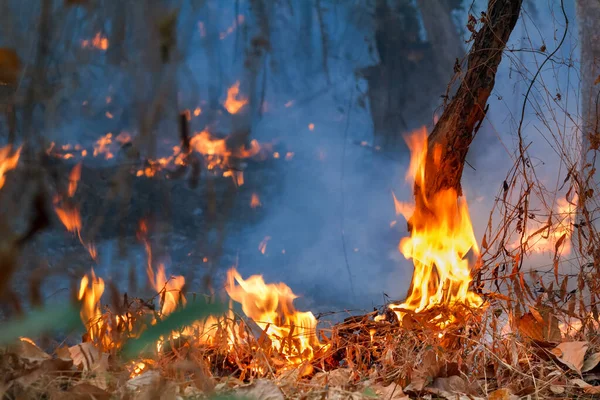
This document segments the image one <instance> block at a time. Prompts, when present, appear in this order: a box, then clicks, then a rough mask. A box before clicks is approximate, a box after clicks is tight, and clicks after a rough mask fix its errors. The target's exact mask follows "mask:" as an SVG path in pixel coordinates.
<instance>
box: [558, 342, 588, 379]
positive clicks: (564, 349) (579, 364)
mask: <svg viewBox="0 0 600 400" xmlns="http://www.w3.org/2000/svg"><path fill="white" fill-rule="evenodd" d="M588 347H589V344H588V342H564V343H561V344H559V345H558V346H556V347H555V348H554V349H552V350H551V352H552V354H554V355H555V356H556V358H557V359H558V361H560V362H561V363H563V364H565V365H566V366H567V367H569V368H571V369H572V370H574V371H576V372H578V373H580V374H581V368H583V360H584V358H585V353H586V351H587V349H588Z"/></svg>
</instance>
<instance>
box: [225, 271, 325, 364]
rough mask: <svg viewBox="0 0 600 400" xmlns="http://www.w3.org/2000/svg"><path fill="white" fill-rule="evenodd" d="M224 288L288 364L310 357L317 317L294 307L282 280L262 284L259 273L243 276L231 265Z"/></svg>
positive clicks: (316, 345) (315, 345)
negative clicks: (244, 277)
mask: <svg viewBox="0 0 600 400" xmlns="http://www.w3.org/2000/svg"><path fill="white" fill-rule="evenodd" d="M225 290H226V291H227V293H228V294H229V296H230V297H231V299H233V300H234V301H236V302H238V303H240V304H241V305H242V310H243V311H244V314H246V316H247V317H249V318H251V319H252V320H254V322H256V324H257V325H258V326H259V327H260V328H261V329H262V330H263V331H264V332H265V333H266V334H267V336H268V337H269V339H271V343H272V346H273V349H274V350H276V351H278V352H279V353H280V354H282V355H283V356H285V357H286V359H287V360H288V361H289V362H291V363H292V364H295V365H297V364H300V363H302V361H305V360H310V359H312V358H313V356H314V352H315V351H316V350H318V349H319V347H321V344H320V343H319V339H318V338H317V332H316V327H317V319H316V318H315V317H314V315H313V314H312V313H311V312H300V311H296V309H295V308H294V305H293V301H294V299H296V298H297V297H298V296H296V295H295V294H294V292H292V289H290V288H289V287H288V286H287V285H285V284H284V283H270V284H266V283H265V281H264V280H263V277H262V276H260V275H253V276H251V277H249V278H248V279H245V280H244V279H243V278H242V276H241V275H240V274H239V273H238V272H237V271H236V270H235V269H230V270H229V271H228V272H227V285H226V287H225Z"/></svg>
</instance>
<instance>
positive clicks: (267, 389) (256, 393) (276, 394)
mask: <svg viewBox="0 0 600 400" xmlns="http://www.w3.org/2000/svg"><path fill="white" fill-rule="evenodd" d="M235 393H236V394H237V395H240V396H243V397H246V398H249V399H256V400H284V397H283V393H282V392H281V389H279V388H278V387H277V386H276V385H275V384H274V383H273V382H271V381H268V380H265V379H259V380H257V381H254V382H253V383H252V384H250V385H247V386H242V387H240V388H237V389H236V390H235Z"/></svg>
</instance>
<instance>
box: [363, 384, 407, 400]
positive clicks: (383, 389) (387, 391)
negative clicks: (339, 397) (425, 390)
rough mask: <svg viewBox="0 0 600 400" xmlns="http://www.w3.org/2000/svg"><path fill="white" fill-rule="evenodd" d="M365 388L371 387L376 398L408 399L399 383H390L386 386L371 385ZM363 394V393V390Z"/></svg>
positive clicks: (389, 399) (387, 399) (390, 399)
mask: <svg viewBox="0 0 600 400" xmlns="http://www.w3.org/2000/svg"><path fill="white" fill-rule="evenodd" d="M366 389H371V390H373V391H374V392H375V394H376V395H377V398H379V399H386V400H405V399H409V397H408V396H407V395H405V394H404V392H403V391H402V387H401V386H400V385H398V384H397V383H390V384H389V385H387V386H383V385H371V386H370V387H368V388H365V390H366ZM363 394H365V393H364V392H363Z"/></svg>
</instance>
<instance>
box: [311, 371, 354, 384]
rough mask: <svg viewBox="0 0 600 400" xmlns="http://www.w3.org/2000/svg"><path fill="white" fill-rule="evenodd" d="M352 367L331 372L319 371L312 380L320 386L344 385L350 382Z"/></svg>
mask: <svg viewBox="0 0 600 400" xmlns="http://www.w3.org/2000/svg"><path fill="white" fill-rule="evenodd" d="M351 373H352V371H350V368H338V369H334V370H333V371H330V372H318V373H316V374H315V376H313V378H312V379H311V380H310V382H311V383H313V384H317V385H319V386H325V385H329V386H330V387H344V386H346V385H348V383H350V374H351Z"/></svg>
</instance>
